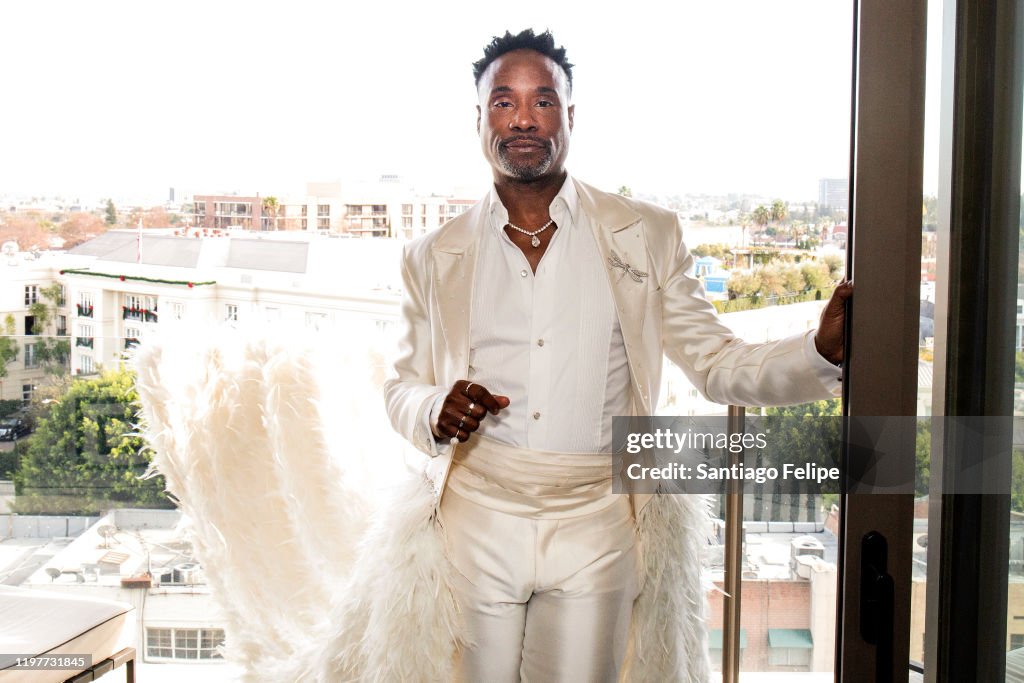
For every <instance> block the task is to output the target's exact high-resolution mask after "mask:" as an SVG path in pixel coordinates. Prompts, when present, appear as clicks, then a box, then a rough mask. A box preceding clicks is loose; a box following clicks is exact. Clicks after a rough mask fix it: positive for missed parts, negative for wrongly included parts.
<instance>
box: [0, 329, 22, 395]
mask: <svg viewBox="0 0 1024 683" xmlns="http://www.w3.org/2000/svg"><path fill="white" fill-rule="evenodd" d="M0 331H2V335H0V379H3V378H4V377H6V376H7V364H8V363H10V362H11V361H12V360H15V359H16V358H17V357H18V339H17V337H15V336H14V316H13V315H11V314H10V313H8V314H7V315H6V316H5V317H4V322H3V328H2V330H0Z"/></svg>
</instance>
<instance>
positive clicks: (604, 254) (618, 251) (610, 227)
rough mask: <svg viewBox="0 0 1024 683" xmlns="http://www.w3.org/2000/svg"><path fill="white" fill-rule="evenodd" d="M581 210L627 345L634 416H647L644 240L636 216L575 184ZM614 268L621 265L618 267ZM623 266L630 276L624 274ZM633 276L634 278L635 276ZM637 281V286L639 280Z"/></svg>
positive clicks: (648, 279)
mask: <svg viewBox="0 0 1024 683" xmlns="http://www.w3.org/2000/svg"><path fill="white" fill-rule="evenodd" d="M576 189H577V191H578V193H579V196H580V200H581V202H582V206H583V210H584V211H586V212H587V215H588V216H589V217H590V224H591V227H592V228H593V230H594V237H595V239H596V240H597V246H598V249H599V250H600V252H601V258H602V259H603V260H604V266H605V272H606V273H608V279H609V282H610V283H611V290H612V298H613V299H614V300H615V312H616V314H617V315H618V318H619V327H620V328H621V330H622V340H623V341H624V342H625V344H626V357H627V359H628V361H629V370H630V376H631V377H632V378H633V393H634V397H635V399H636V401H637V405H636V408H637V412H638V413H639V414H645V415H649V414H650V413H651V410H652V406H650V405H648V403H649V402H650V401H649V399H648V397H647V395H646V393H647V392H646V391H644V390H643V389H642V388H641V387H643V386H645V385H646V377H647V371H648V369H647V368H644V367H643V360H642V359H643V348H644V347H643V327H644V314H645V312H646V310H647V292H648V287H649V286H651V285H652V283H651V277H650V276H649V273H650V268H649V267H648V259H647V241H646V238H645V236H644V230H643V224H642V223H641V221H640V215H639V214H637V213H636V212H634V211H632V210H630V209H629V207H628V206H627V205H626V204H625V203H624V202H621V201H618V200H616V199H615V198H614V197H612V196H609V195H608V194H607V193H604V192H601V191H600V190H597V189H595V188H593V187H590V186H589V185H587V184H586V183H581V182H580V181H578V180H577V181H576ZM613 262H614V263H620V264H622V265H620V266H616V265H613ZM626 266H628V268H629V269H630V270H632V271H633V275H631V274H630V272H628V271H627V268H626ZM634 276H635V277H634ZM638 279H639V282H638V281H637V280H638Z"/></svg>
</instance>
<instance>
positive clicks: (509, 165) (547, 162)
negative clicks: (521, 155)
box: [498, 148, 554, 182]
mask: <svg viewBox="0 0 1024 683" xmlns="http://www.w3.org/2000/svg"><path fill="white" fill-rule="evenodd" d="M553 156H554V155H553V154H552V153H551V149H550V148H549V149H546V150H545V151H544V156H543V157H542V158H541V160H540V161H539V162H537V163H536V164H533V165H529V166H527V165H524V164H517V163H516V162H514V161H512V160H511V159H510V158H509V157H508V155H507V154H506V153H505V150H504V148H502V149H499V150H498V161H499V162H501V168H502V169H503V170H504V171H505V172H506V173H508V174H509V175H510V176H512V177H513V178H515V179H516V180H522V181H525V182H529V181H531V180H536V179H537V178H540V177H541V176H542V175H544V174H545V173H547V172H548V170H549V169H550V168H551V161H552V158H553Z"/></svg>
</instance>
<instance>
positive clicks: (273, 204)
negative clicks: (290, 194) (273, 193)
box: [261, 197, 281, 230]
mask: <svg viewBox="0 0 1024 683" xmlns="http://www.w3.org/2000/svg"><path fill="white" fill-rule="evenodd" d="M280 210H281V203H280V202H278V201H277V197H264V198H263V215H264V216H265V217H267V218H269V219H270V221H269V222H270V229H271V230H276V229H277V214H278V212H280ZM261 228H262V226H261Z"/></svg>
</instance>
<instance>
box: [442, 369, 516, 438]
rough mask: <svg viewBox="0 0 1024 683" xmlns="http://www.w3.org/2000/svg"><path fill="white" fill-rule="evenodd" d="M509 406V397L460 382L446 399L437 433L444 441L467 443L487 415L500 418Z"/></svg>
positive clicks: (466, 382)
mask: <svg viewBox="0 0 1024 683" xmlns="http://www.w3.org/2000/svg"><path fill="white" fill-rule="evenodd" d="M509 402H510V401H509V398H508V396H494V395H492V394H491V392H489V391H487V389H486V388H484V387H482V386H481V385H479V384H477V383H476V382H470V381H469V380H466V379H460V380H458V381H457V382H455V384H454V385H452V390H451V391H449V392H448V395H447V396H445V397H444V403H443V404H441V412H440V414H438V416H437V425H436V426H435V430H436V431H437V433H438V434H440V435H441V437H442V438H449V439H452V438H454V439H458V440H459V441H462V442H465V441H466V440H467V439H468V438H469V435H470V433H472V432H475V431H476V430H477V429H479V428H480V421H481V420H483V419H484V418H485V417H487V413H491V414H492V415H497V414H498V413H499V412H500V411H501V410H502V409H504V408H508V404H509Z"/></svg>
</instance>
